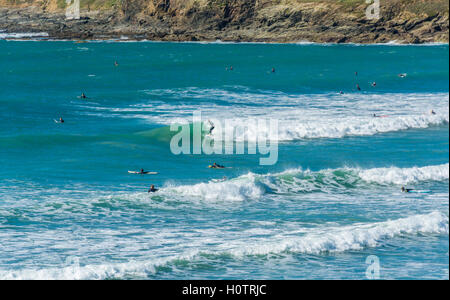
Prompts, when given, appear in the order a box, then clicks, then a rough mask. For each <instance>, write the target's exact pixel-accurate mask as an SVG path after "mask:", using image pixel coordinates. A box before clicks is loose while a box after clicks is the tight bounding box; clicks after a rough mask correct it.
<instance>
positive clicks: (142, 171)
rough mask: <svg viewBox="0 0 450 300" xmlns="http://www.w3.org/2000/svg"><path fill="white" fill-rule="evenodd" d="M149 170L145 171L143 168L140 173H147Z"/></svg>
mask: <svg viewBox="0 0 450 300" xmlns="http://www.w3.org/2000/svg"><path fill="white" fill-rule="evenodd" d="M145 173H147V172H145V171H144V169H141V171H140V172H139V174H145Z"/></svg>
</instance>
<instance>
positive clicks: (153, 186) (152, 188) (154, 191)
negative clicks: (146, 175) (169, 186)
mask: <svg viewBox="0 0 450 300" xmlns="http://www.w3.org/2000/svg"><path fill="white" fill-rule="evenodd" d="M157 191H158V189H156V188H155V185H153V184H152V185H151V186H150V189H149V190H148V192H149V193H156V192H157Z"/></svg>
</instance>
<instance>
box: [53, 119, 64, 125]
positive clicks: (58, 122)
mask: <svg viewBox="0 0 450 300" xmlns="http://www.w3.org/2000/svg"><path fill="white" fill-rule="evenodd" d="M53 121H55V123H56V124H63V122H61V121H58V120H55V119H53Z"/></svg>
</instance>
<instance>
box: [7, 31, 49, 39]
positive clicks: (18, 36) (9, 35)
mask: <svg viewBox="0 0 450 300" xmlns="http://www.w3.org/2000/svg"><path fill="white" fill-rule="evenodd" d="M36 37H48V33H47V32H22V33H14V32H11V33H5V32H3V33H2V32H0V39H23V38H36Z"/></svg>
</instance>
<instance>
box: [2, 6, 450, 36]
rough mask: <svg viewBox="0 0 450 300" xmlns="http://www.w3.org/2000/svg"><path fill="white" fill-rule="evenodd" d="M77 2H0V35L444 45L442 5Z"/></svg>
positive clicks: (446, 29)
mask: <svg viewBox="0 0 450 300" xmlns="http://www.w3.org/2000/svg"><path fill="white" fill-rule="evenodd" d="M380 2H381V7H380V14H379V18H378V19H370V18H368V17H367V15H366V10H367V8H368V4H366V1H365V0H340V1H337V0H109V1H108V0H85V1H83V0H81V17H80V19H79V20H67V19H66V17H65V5H66V4H65V1H64V0H0V30H3V31H6V32H47V33H48V34H49V36H50V37H51V38H54V39H111V38H117V37H121V36H122V37H123V36H126V37H128V38H131V39H150V40H165V41H198V40H204V41H215V40H222V41H242V42H247V41H254V42H299V41H310V42H321V43H324V42H328V43H330V42H332V43H350V42H353V43H385V42H390V41H397V42H403V43H426V42H445V43H448V40H449V20H448V15H449V13H448V12H449V4H448V1H446V0H445V1H444V0H426V1H425V0H409V1H405V0H381V1H380Z"/></svg>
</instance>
